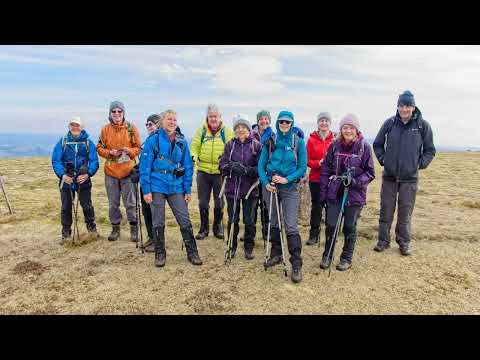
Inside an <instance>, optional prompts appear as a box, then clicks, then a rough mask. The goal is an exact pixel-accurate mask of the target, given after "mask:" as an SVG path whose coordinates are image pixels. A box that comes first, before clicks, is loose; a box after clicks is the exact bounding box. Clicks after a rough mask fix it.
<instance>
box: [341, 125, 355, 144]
mask: <svg viewBox="0 0 480 360" xmlns="http://www.w3.org/2000/svg"><path fill="white" fill-rule="evenodd" d="M357 136H358V133H357V129H356V128H355V126H352V125H343V126H342V137H343V139H344V140H345V142H347V143H349V142H352V141H353V140H355V139H356V138H357Z"/></svg>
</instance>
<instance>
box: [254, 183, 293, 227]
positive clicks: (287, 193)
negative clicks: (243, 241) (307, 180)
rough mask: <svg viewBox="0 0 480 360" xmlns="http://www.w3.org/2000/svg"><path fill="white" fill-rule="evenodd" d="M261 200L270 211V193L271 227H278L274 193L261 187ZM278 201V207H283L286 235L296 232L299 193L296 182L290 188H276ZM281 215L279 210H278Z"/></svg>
mask: <svg viewBox="0 0 480 360" xmlns="http://www.w3.org/2000/svg"><path fill="white" fill-rule="evenodd" d="M262 192H263V201H265V203H266V204H267V209H268V211H269V212H270V194H272V195H271V196H272V219H271V222H272V225H271V226H272V227H274V228H278V221H277V207H276V205H275V194H273V193H270V192H269V191H267V189H266V188H265V187H262ZM277 192H278V203H279V205H280V209H282V208H283V218H284V222H285V224H284V225H285V232H286V234H287V236H288V235H294V234H298V226H297V224H298V204H299V194H298V187H297V184H294V185H293V186H292V187H291V188H290V189H288V190H287V189H277ZM280 215H281V212H280Z"/></svg>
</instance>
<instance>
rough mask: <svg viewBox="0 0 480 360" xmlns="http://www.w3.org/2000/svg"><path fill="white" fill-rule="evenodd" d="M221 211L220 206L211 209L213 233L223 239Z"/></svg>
mask: <svg viewBox="0 0 480 360" xmlns="http://www.w3.org/2000/svg"><path fill="white" fill-rule="evenodd" d="M222 219H223V211H222V209H221V208H216V209H213V235H215V237H216V238H217V239H221V240H223V238H224V237H223V224H222Z"/></svg>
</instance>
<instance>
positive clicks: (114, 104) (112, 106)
mask: <svg viewBox="0 0 480 360" xmlns="http://www.w3.org/2000/svg"><path fill="white" fill-rule="evenodd" d="M117 108H118V109H121V110H122V111H123V112H125V105H123V103H122V102H121V101H117V100H115V101H112V102H111V103H110V109H109V112H112V110H113V109H117Z"/></svg>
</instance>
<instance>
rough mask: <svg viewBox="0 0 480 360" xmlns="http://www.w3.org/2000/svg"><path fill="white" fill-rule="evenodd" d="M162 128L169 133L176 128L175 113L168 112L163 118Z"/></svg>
mask: <svg viewBox="0 0 480 360" xmlns="http://www.w3.org/2000/svg"><path fill="white" fill-rule="evenodd" d="M163 128H164V129H165V131H166V132H167V133H168V134H171V133H173V132H174V131H175V129H176V128H177V114H174V113H168V114H166V115H165V118H164V119H163Z"/></svg>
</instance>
